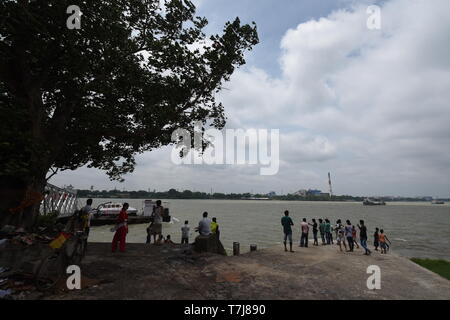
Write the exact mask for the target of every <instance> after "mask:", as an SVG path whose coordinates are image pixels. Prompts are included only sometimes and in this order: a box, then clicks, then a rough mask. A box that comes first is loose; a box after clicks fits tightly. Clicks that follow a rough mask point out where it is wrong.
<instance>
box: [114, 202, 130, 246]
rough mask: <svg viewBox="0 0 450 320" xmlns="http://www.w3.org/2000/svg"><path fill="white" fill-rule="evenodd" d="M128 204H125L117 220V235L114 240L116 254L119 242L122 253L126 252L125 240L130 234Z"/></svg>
mask: <svg viewBox="0 0 450 320" xmlns="http://www.w3.org/2000/svg"><path fill="white" fill-rule="evenodd" d="M127 209H128V203H126V202H125V203H124V204H123V207H122V210H120V213H119V217H118V218H117V222H116V226H115V228H114V229H115V230H116V233H115V234H114V238H113V240H112V246H111V249H112V252H116V249H117V242H119V250H120V252H125V239H126V236H127V233H128V225H127V221H128V214H127Z"/></svg>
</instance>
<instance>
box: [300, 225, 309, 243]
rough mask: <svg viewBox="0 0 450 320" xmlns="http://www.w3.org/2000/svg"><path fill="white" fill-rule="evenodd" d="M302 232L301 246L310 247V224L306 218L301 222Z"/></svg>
mask: <svg viewBox="0 0 450 320" xmlns="http://www.w3.org/2000/svg"><path fill="white" fill-rule="evenodd" d="M300 232H301V233H302V235H301V237H300V247H305V248H308V233H309V225H308V223H307V222H306V218H303V221H302V223H301V224H300Z"/></svg>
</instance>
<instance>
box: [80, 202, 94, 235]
mask: <svg viewBox="0 0 450 320" xmlns="http://www.w3.org/2000/svg"><path fill="white" fill-rule="evenodd" d="M81 217H82V218H83V230H84V231H85V232H86V236H89V230H90V227H91V217H92V199H87V201H86V205H85V206H84V207H83V208H81Z"/></svg>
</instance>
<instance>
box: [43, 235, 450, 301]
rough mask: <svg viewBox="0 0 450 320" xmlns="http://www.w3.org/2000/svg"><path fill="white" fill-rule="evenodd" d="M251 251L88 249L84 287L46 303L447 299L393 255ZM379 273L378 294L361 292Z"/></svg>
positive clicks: (436, 279) (447, 286) (436, 284)
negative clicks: (372, 269)
mask: <svg viewBox="0 0 450 320" xmlns="http://www.w3.org/2000/svg"><path fill="white" fill-rule="evenodd" d="M294 250H295V252H294V253H289V252H284V250H283V249H282V248H281V247H274V248H270V249H264V250H259V251H256V252H252V253H248V254H244V255H241V256H234V257H224V256H218V255H214V254H186V253H185V252H183V251H184V249H183V248H181V247H179V246H168V245H163V246H154V245H143V244H130V245H128V247H127V252H126V253H114V254H113V253H111V252H110V245H109V244H105V243H91V244H90V247H89V252H88V255H87V257H86V258H85V260H84V261H83V265H82V268H81V270H82V274H83V276H84V277H87V278H89V279H87V281H86V283H89V287H86V288H84V289H82V290H76V291H71V292H68V293H60V294H57V295H54V296H51V297H47V298H48V299H55V298H56V299H195V300H197V299H450V281H448V280H447V279H444V278H442V277H440V276H439V275H437V274H434V273H432V272H431V271H428V270H426V269H424V268H422V267H420V266H418V265H416V264H414V263H413V262H411V261H409V260H408V259H405V258H402V257H399V256H396V255H394V254H388V255H381V254H379V253H375V254H373V255H372V256H369V257H368V256H364V255H362V251H361V250H357V251H356V252H354V253H341V252H338V249H337V247H336V246H324V247H323V246H319V247H310V248H299V247H295V248H294ZM369 265H378V266H379V267H380V269H381V289H380V290H369V289H368V288H367V286H366V282H367V278H368V277H369V276H370V274H367V273H366V271H367V267H368V266H369Z"/></svg>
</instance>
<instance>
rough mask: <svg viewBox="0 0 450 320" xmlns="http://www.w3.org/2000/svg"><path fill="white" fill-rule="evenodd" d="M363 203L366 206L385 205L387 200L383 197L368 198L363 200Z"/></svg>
mask: <svg viewBox="0 0 450 320" xmlns="http://www.w3.org/2000/svg"><path fill="white" fill-rule="evenodd" d="M363 205H365V206H384V205H386V202H384V201H383V200H381V199H370V198H366V199H364V201H363Z"/></svg>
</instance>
